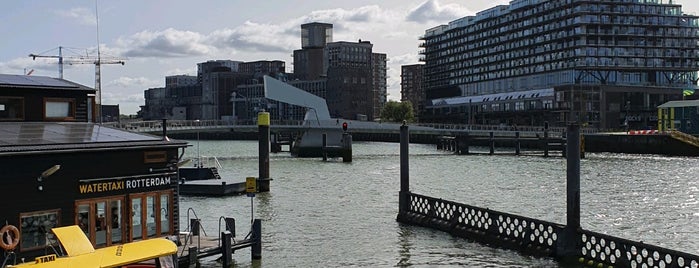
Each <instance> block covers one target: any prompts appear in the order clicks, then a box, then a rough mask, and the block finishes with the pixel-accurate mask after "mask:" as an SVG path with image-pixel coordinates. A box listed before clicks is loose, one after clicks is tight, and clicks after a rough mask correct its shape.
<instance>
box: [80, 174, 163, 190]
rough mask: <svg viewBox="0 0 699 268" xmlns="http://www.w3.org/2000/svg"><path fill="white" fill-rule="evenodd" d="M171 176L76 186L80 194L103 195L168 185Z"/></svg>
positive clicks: (116, 180)
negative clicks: (104, 193)
mask: <svg viewBox="0 0 699 268" xmlns="http://www.w3.org/2000/svg"><path fill="white" fill-rule="evenodd" d="M171 182H172V177H171V176H158V177H150V178H133V179H115V180H109V181H99V182H88V183H82V184H80V185H78V188H79V189H78V190H79V191H80V193H81V194H90V193H103V192H112V191H120V190H124V189H127V190H128V189H143V188H151V187H158V186H163V185H170V183H171Z"/></svg>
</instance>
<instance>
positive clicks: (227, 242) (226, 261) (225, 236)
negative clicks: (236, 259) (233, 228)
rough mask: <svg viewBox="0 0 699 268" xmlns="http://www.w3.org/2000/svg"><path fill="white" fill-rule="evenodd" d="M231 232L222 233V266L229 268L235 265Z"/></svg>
mask: <svg viewBox="0 0 699 268" xmlns="http://www.w3.org/2000/svg"><path fill="white" fill-rule="evenodd" d="M231 238H232V236H231V232H229V231H223V232H221V266H223V267H229V266H231V264H233V251H232V249H231V246H232V245H231V243H232V242H231V241H232V239H231Z"/></svg>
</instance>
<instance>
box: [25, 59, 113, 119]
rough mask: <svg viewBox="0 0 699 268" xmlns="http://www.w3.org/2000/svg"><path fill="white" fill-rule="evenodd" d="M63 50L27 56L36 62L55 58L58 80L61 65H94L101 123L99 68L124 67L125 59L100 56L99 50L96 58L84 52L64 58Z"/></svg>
mask: <svg viewBox="0 0 699 268" xmlns="http://www.w3.org/2000/svg"><path fill="white" fill-rule="evenodd" d="M63 49H66V48H65V47H61V46H59V47H58V55H45V54H46V53H47V52H50V51H53V50H55V49H52V50H49V51H47V52H43V53H40V54H34V53H32V54H29V57H31V58H32V59H33V60H36V58H55V59H58V78H60V79H63V64H69V65H73V64H94V65H95V106H96V109H97V113H96V114H97V115H98V116H99V117H100V118H99V119H98V122H100V123H101V122H102V107H101V105H102V82H101V80H102V79H101V71H100V69H101V68H100V66H101V65H102V64H121V65H124V64H126V59H125V58H118V57H112V56H107V57H105V56H102V55H100V53H99V49H98V50H97V57H95V56H91V55H89V54H88V53H87V51H86V52H85V54H84V55H83V54H82V53H75V54H76V55H72V56H64V55H63ZM68 49H70V48H68Z"/></svg>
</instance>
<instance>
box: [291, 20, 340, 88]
mask: <svg viewBox="0 0 699 268" xmlns="http://www.w3.org/2000/svg"><path fill="white" fill-rule="evenodd" d="M332 41H333V25H332V24H329V23H320V22H312V23H306V24H301V49H298V50H294V75H295V77H296V78H298V79H300V80H316V79H319V78H321V77H325V67H324V65H323V64H324V62H325V60H324V56H323V55H324V53H323V51H324V49H325V45H326V44H327V43H330V42H332Z"/></svg>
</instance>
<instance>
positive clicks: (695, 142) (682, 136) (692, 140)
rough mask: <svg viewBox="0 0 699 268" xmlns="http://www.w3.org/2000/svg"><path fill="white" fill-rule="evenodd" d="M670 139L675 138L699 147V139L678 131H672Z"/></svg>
mask: <svg viewBox="0 0 699 268" xmlns="http://www.w3.org/2000/svg"><path fill="white" fill-rule="evenodd" d="M670 137H673V138H674V139H676V140H679V141H682V142H684V143H687V144H691V145H693V146H695V147H699V138H697V137H694V136H692V135H689V134H687V133H684V132H681V131H678V130H670Z"/></svg>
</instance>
